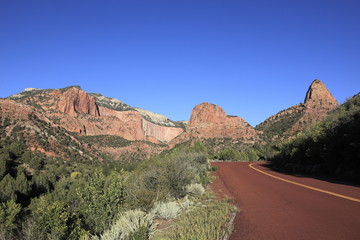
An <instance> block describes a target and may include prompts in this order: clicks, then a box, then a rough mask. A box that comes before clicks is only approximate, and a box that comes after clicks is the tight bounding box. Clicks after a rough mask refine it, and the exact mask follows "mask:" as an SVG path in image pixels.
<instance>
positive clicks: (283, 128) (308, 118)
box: [255, 79, 339, 141]
mask: <svg viewBox="0 0 360 240" xmlns="http://www.w3.org/2000/svg"><path fill="white" fill-rule="evenodd" d="M338 105H339V103H338V102H337V101H336V99H335V98H334V97H333V96H332V94H331V93H330V91H329V90H328V89H327V88H326V86H325V84H324V83H322V82H321V81H320V80H319V79H315V80H314V81H313V82H312V83H311V85H310V87H309V89H308V91H307V93H306V96H305V100H304V103H300V104H297V105H295V106H292V107H289V108H288V109H286V110H283V111H280V112H279V113H277V114H275V115H273V116H271V117H269V118H267V119H266V120H265V121H264V122H262V123H260V124H259V125H258V126H256V127H255V129H256V130H258V131H259V132H262V137H263V138H264V139H265V140H266V141H272V140H280V139H283V138H286V137H289V136H293V135H295V134H296V133H298V132H301V131H302V130H304V129H306V128H308V127H310V126H312V125H313V124H314V123H315V122H317V121H320V120H323V119H324V118H325V117H326V115H327V114H328V112H330V111H331V110H333V109H334V108H335V107H336V106H338Z"/></svg>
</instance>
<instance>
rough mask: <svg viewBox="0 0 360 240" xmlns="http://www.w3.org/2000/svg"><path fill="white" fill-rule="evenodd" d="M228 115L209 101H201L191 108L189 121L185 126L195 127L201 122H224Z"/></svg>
mask: <svg viewBox="0 0 360 240" xmlns="http://www.w3.org/2000/svg"><path fill="white" fill-rule="evenodd" d="M227 119H228V117H227V116H226V113H225V112H224V110H223V109H222V108H221V107H219V106H217V105H215V104H210V103H207V102H205V103H201V104H199V105H197V106H195V108H194V109H193V110H192V113H191V118H190V121H189V123H188V125H187V128H192V127H196V126H198V125H200V124H203V123H209V122H210V123H224V122H226V121H227Z"/></svg>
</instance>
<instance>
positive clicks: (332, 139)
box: [272, 94, 360, 183]
mask: <svg viewBox="0 0 360 240" xmlns="http://www.w3.org/2000/svg"><path fill="white" fill-rule="evenodd" d="M272 164H273V165H274V166H276V167H278V168H282V169H285V170H289V171H293V172H299V173H311V174H321V175H327V176H331V177H335V178H338V179H346V180H351V181H354V182H357V183H360V95H359V94H357V95H355V96H354V97H353V98H351V99H349V100H348V101H346V102H345V103H344V104H342V105H341V106H339V107H337V108H335V109H334V110H333V111H332V112H331V113H330V114H329V116H328V117H327V118H326V119H325V120H324V121H322V122H319V123H318V124H316V125H314V126H313V127H312V128H311V129H309V130H308V131H305V132H303V133H300V134H298V135H297V136H296V137H294V138H293V139H291V140H288V141H285V142H283V143H282V144H281V146H280V153H279V154H278V155H277V156H275V157H274V159H273V160H272Z"/></svg>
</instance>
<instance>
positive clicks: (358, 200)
mask: <svg viewBox="0 0 360 240" xmlns="http://www.w3.org/2000/svg"><path fill="white" fill-rule="evenodd" d="M253 164H255V163H250V164H249V165H248V166H249V167H250V168H252V169H254V170H256V171H258V172H260V173H262V174H265V175H268V176H270V177H273V178H276V179H278V180H281V181H284V182H287V183H291V184H294V185H297V186H300V187H304V188H308V189H311V190H314V191H318V192H322V193H326V194H329V195H332V196H336V197H340V198H344V199H347V200H350V201H354V202H358V203H360V199H357V198H353V197H348V196H345V195H342V194H338V193H334V192H330V191H326V190H322V189H320V188H316V187H311V186H308V185H305V184H301V183H297V182H294V181H291V180H287V179H284V178H281V177H278V176H275V175H272V174H270V173H267V172H264V171H262V170H260V169H257V168H255V167H254V166H252V165H253Z"/></svg>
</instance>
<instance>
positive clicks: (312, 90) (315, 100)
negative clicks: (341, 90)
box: [304, 79, 339, 108]
mask: <svg viewBox="0 0 360 240" xmlns="http://www.w3.org/2000/svg"><path fill="white" fill-rule="evenodd" d="M304 104H305V105H315V106H318V105H321V106H318V107H317V108H321V107H322V108H324V107H326V106H329V107H330V108H333V107H334V106H337V105H338V104H339V103H338V102H337V101H336V99H335V98H334V97H333V95H332V94H331V93H330V91H329V90H328V89H327V87H326V86H325V84H324V83H323V82H321V81H320V80H319V79H315V80H314V81H313V82H312V83H311V85H310V87H309V89H308V91H307V92H306V96H305V100H304Z"/></svg>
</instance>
